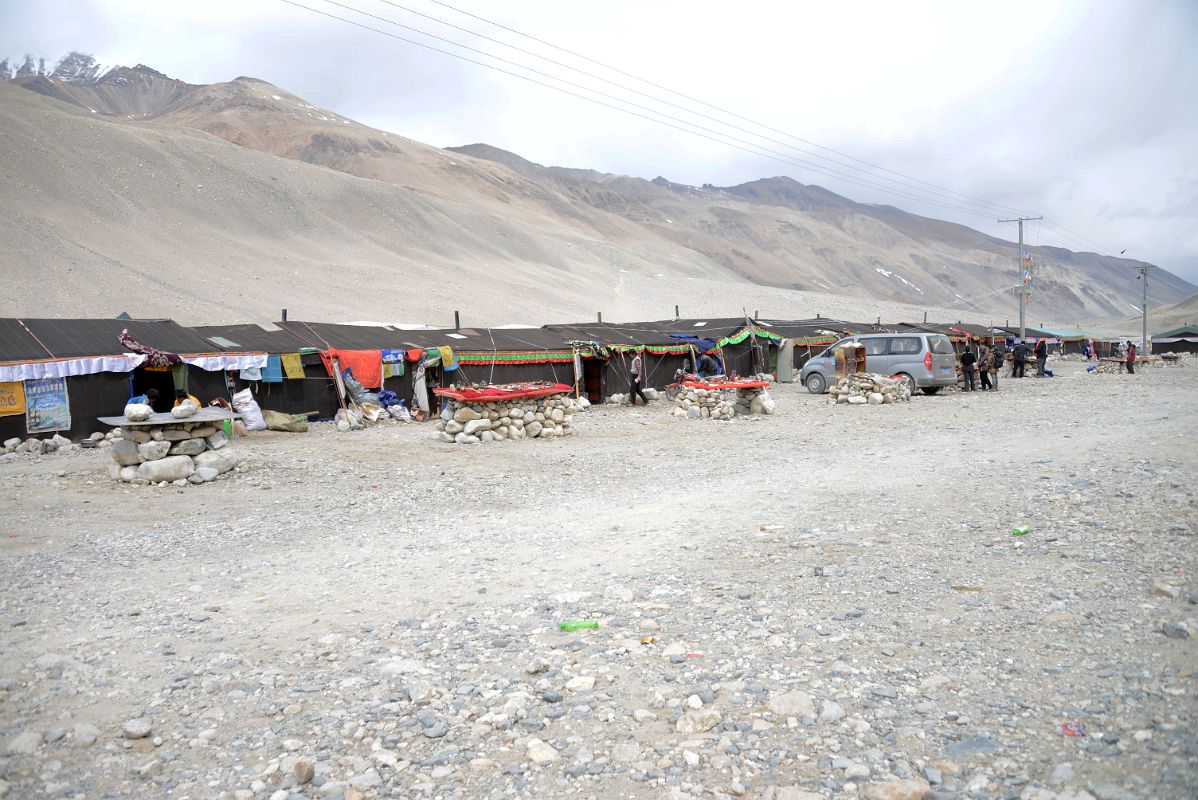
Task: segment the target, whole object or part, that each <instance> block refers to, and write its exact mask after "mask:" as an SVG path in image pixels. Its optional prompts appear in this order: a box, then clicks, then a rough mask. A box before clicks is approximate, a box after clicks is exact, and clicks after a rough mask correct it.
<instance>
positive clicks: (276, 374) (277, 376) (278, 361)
mask: <svg viewBox="0 0 1198 800" xmlns="http://www.w3.org/2000/svg"><path fill="white" fill-rule="evenodd" d="M262 382H263V383H282V382H283V359H282V358H280V357H279V356H267V357H266V366H265V367H263V368H262Z"/></svg>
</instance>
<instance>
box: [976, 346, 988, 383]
mask: <svg viewBox="0 0 1198 800" xmlns="http://www.w3.org/2000/svg"><path fill="white" fill-rule="evenodd" d="M978 378H979V379H981V382H982V391H983V392H988V391H990V348H989V347H987V346H986V343H985V342H984V341H979V342H978Z"/></svg>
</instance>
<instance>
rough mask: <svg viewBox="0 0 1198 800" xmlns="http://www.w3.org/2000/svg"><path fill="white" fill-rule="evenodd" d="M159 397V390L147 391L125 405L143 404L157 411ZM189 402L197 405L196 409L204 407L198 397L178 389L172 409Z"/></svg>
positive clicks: (127, 401) (130, 399)
mask: <svg viewBox="0 0 1198 800" xmlns="http://www.w3.org/2000/svg"><path fill="white" fill-rule="evenodd" d="M158 397H159V394H158V390H157V389H147V390H146V392H145V394H139V395H137V396H136V397H130V398H129V399H128V400H126V401H125V405H130V404H131V403H141V404H143V405H147V406H149V407H150V408H152V409H154V410H155V411H157V410H158V408H157V406H158ZM187 400H190V401H191V402H193V403H195V404H196V408H203V407H204V404H203V403H201V402H200V399H199V398H198V397H196V396H195V395H194V394H188V393H187V392H186V391H184V390H183V389H176V390H175V402H174V404H173V405H172V408H173V407H174V406H177V405H179V404H180V403H183V402H185V401H187Z"/></svg>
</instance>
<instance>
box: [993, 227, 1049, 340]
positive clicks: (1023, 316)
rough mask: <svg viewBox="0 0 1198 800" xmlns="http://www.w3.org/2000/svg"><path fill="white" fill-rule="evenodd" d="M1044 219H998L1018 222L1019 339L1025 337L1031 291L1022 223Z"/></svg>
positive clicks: (1030, 274) (1030, 278) (1030, 272)
mask: <svg viewBox="0 0 1198 800" xmlns="http://www.w3.org/2000/svg"><path fill="white" fill-rule="evenodd" d="M1038 219H1044V217H1016V218H1015V219H1000V220H999V222H1018V223H1019V276H1020V279H1019V341H1021V342H1022V341H1023V340H1024V339H1026V338H1027V298H1028V295H1030V294H1031V293H1032V265H1031V264H1029V263H1027V260H1026V259H1025V257H1024V255H1023V223H1025V222H1032V221H1034V220H1038Z"/></svg>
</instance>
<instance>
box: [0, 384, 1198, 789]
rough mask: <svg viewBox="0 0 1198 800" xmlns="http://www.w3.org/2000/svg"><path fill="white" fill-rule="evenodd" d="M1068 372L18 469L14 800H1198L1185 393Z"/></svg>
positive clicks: (0, 753)
mask: <svg viewBox="0 0 1198 800" xmlns="http://www.w3.org/2000/svg"><path fill="white" fill-rule="evenodd" d="M1058 366H1059V368H1060V372H1062V373H1064V374H1063V375H1062V376H1061V377H1058V378H1055V379H1051V380H1047V379H1046V380H1036V379H1032V378H1028V379H1024V380H1022V381H1018V382H1016V381H1004V382H1002V384H1001V386H1000V391H999V392H998V393H997V394H986V393H977V394H973V395H962V394H956V393H950V394H946V395H942V396H938V397H923V396H917V397H915V398H913V399H912V402H910V403H901V404H896V405H882V406H872V405H865V406H845V405H841V406H829V405H827V404H826V402H825V398H822V397H814V396H811V395H808V394H806V393H805V392H804V391H803V390H802V389H800V388H799V387H797V386H784V387H776V388H775V389H773V390H772V394H773V395H774V398H775V400H776V401H777V413H776V414H775V415H774V416H772V417H768V418H764V419H759V420H755V421H749V420H737V421H734V422H730V423H724V422H712V421H691V420H686V419H678V418H675V417H672V416H671V415H670V406H669V404H668V402H667V401H666V400H665V399H664V398H663V399H661V400H659V401H658V403H657V404H655V405H652V406H650V407H648V408H647V409H645V408H640V407H638V408H636V409H628V408H612V407H606V406H603V407H596V408H593V409H591V410H590V411H588V412H586V413H583V414H579V415H577V416H576V417H575V429H576V435H575V436H573V437H570V438H568V439H561V440H550V441H543V442H542V441H524V442H506V443H500V444H496V445H492V446H488V447H459V446H451V445H445V444H441V443H439V442H437V441H435V439H434V431H433V429H432V426H431V425H428V424H425V425H411V426H404V427H401V426H395V427H386V428H376V429H371V430H367V431H360V432H353V433H337V432H336V431H335V430H333V428H332V426H330V425H317V426H315V428H314V430H313V431H312V432H310V433H307V434H259V435H255V436H253V437H252V438H251V439H248V440H246V441H244V442H242V443H241V444H240V450H241V452H242V454H243V456H244V457H245V463H244V466H243V467H242V468H241V469H240V471H238V472H235V473H231V474H230V475H227V476H225V477H223V478H221V479H220V480H217V481H215V482H213V483H210V484H204V485H201V486H188V487H185V488H175V487H170V488H167V489H158V488H153V487H134V486H128V485H122V484H117V483H113V482H112V481H111V480H109V479H108V476H107V470H108V460H109V458H108V454H107V453H106V452H100V451H97V452H86V451H85V452H74V453H55V454H53V455H47V456H43V457H34V456H21V457H19V458H18V459H17V460H16V461H14V462H12V463H7V464H0V481H2V482H3V485H4V494H3V499H2V500H0V519H2V524H3V528H4V536H3V538H2V539H0V585H3V587H4V589H3V592H2V593H0V625H2V628H0V630H2V631H3V637H2V639H0V786H2V787H3V788H2V789H0V794H5V793H7V795H8V796H9V797H20V798H27V797H86V798H108V797H137V798H160V797H161V798H205V799H207V798H244V799H245V800H250V799H251V798H253V799H254V800H257V798H263V800H285V799H287V798H289V799H291V800H299V798H337V799H338V800H340V798H363V797H366V798H370V797H410V798H429V799H431V798H438V799H439V800H450V798H458V799H459V800H465V798H479V797H496V798H499V797H503V798H516V797H519V798H541V797H575V796H577V797H580V798H600V799H604V800H606V799H608V798H611V799H614V798H619V797H646V798H659V797H667V798H682V797H713V798H726V797H741V796H744V797H749V798H772V800H814V799H815V798H854V797H860V798H867V799H873V800H877V799H878V798H892V799H893V798H921V797H922V798H940V799H943V798H965V797H967V798H1034V799H1035V800H1048V799H1049V798H1057V800H1066V799H1071V800H1079V799H1080V798H1088V797H1093V798H1096V799H1097V800H1122V798H1140V799H1142V800H1143V799H1146V798H1183V797H1193V796H1195V795H1196V794H1198V789H1196V788H1195V787H1198V737H1196V736H1195V720H1196V717H1198V708H1196V706H1195V702H1194V692H1195V688H1196V687H1195V679H1194V671H1195V668H1196V666H1198V663H1196V662H1198V659H1196V655H1195V646H1194V643H1195V637H1198V606H1196V605H1195V602H1198V583H1196V582H1195V579H1194V572H1195V569H1198V564H1196V558H1195V544H1194V541H1195V540H1194V537H1193V534H1194V527H1195V525H1198V504H1196V495H1195V490H1194V475H1195V469H1196V467H1198V449H1196V448H1195V444H1194V443H1195V441H1196V435H1198V414H1196V412H1195V409H1196V408H1198V404H1196V403H1195V399H1194V398H1195V392H1196V391H1198V369H1183V368H1178V369H1144V370H1142V372H1143V373H1144V374H1142V375H1136V376H1127V375H1085V374H1082V372H1081V369H1082V368H1081V367H1080V366H1079V365H1077V364H1059V365H1058ZM1017 525H1028V526H1030V528H1031V530H1030V532H1029V533H1027V534H1026V535H1024V536H1019V537H1015V536H1012V535H1011V530H1012V528H1013V527H1015V526H1017ZM581 619H594V620H597V621H598V623H599V627H598V629H597V630H581V631H576V632H562V631H560V630H559V628H558V626H559V623H561V622H563V621H567V620H581ZM1063 725H1066V726H1074V725H1076V726H1078V729H1079V732H1081V729H1083V728H1084V734H1085V735H1084V736H1066V735H1064V733H1063V728H1062V726H1063ZM1066 730H1073V728H1072V727H1067V728H1066Z"/></svg>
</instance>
